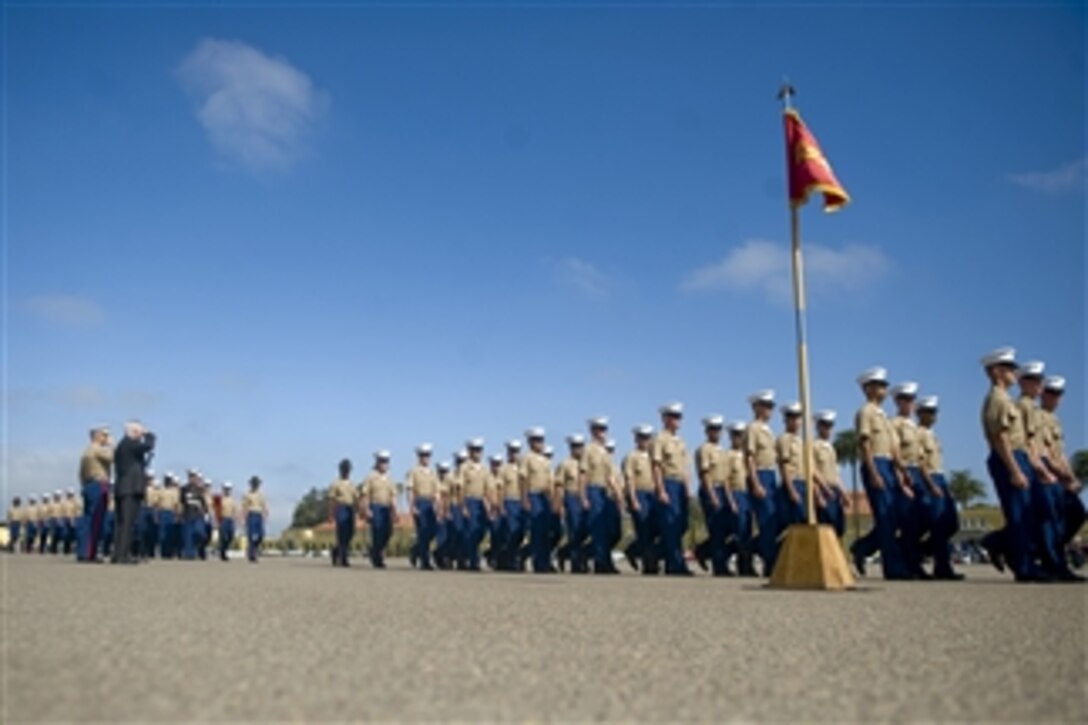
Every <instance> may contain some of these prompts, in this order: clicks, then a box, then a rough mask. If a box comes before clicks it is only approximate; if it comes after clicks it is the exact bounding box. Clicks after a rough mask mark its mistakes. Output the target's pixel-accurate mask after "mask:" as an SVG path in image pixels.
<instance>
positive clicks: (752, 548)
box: [328, 348, 1085, 581]
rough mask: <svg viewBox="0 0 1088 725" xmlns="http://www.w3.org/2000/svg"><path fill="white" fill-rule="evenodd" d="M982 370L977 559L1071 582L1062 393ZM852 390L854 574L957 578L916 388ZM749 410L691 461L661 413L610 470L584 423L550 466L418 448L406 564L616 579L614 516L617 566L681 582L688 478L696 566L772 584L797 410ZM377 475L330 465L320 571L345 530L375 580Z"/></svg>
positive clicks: (938, 465) (834, 513)
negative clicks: (867, 520) (865, 512)
mask: <svg viewBox="0 0 1088 725" xmlns="http://www.w3.org/2000/svg"><path fill="white" fill-rule="evenodd" d="M982 364H983V368H984V370H985V372H986V375H987V377H988V378H989V379H990V382H991V389H990V391H989V392H988V394H987V396H986V399H985V403H984V406H983V414H982V423H983V432H984V435H985V437H986V440H987V442H988V443H989V444H990V448H991V455H990V457H989V460H988V462H987V464H988V467H989V471H990V473H991V476H992V477H993V482H994V486H995V489H996V491H997V493H998V496H999V498H1000V500H1001V505H1002V509H1003V511H1004V514H1005V517H1006V521H1007V524H1006V526H1005V527H1004V528H1003V529H1001V530H999V531H997V532H994V533H992V534H990V535H989V536H987V538H986V539H985V540H984V542H983V544H984V546H985V547H986V548H987V550H988V551H989V554H990V556H991V560H992V561H993V562H994V564H995V565H996V566H997V567H998V568H1000V569H1004V568H1005V566H1006V565H1008V566H1009V567H1010V568H1011V569H1012V571H1013V573H1014V575H1015V577H1016V579H1017V580H1018V581H1078V580H1080V577H1079V576H1077V575H1076V574H1074V573H1073V572H1072V571H1071V570H1070V569H1069V567H1068V565H1067V563H1066V559H1065V556H1064V551H1065V545H1066V544H1067V543H1068V541H1069V539H1071V538H1072V536H1073V535H1075V534H1076V532H1077V531H1078V530H1079V529H1080V527H1081V526H1082V525H1083V523H1084V511H1085V509H1084V505H1083V502H1082V501H1081V499H1080V496H1079V492H1080V488H1079V484H1078V482H1077V481H1076V479H1075V477H1074V476H1073V474H1072V470H1071V467H1070V465H1069V462H1068V460H1067V459H1066V457H1065V454H1064V451H1063V440H1062V429H1061V424H1060V422H1059V420H1058V417H1057V414H1056V411H1057V408H1058V405H1059V403H1060V401H1061V396H1062V394H1063V393H1064V389H1065V381H1064V379H1063V378H1060V377H1057V376H1051V377H1048V378H1045V379H1044V376H1043V370H1044V366H1043V364H1042V363H1038V362H1031V363H1025V364H1023V365H1017V364H1016V360H1015V351H1013V350H1012V349H1011V348H1001V349H999V350H996V351H994V352H993V353H991V354H989V355H987V356H986V357H985V358H983V361H982ZM858 384H859V386H860V388H861V391H862V394H863V396H864V398H865V401H864V404H863V405H862V407H861V408H860V410H859V411H858V412H857V415H856V418H855V429H856V434H857V440H858V447H859V450H858V459H859V463H860V468H861V474H862V481H863V483H864V486H865V491H866V495H867V498H868V501H869V504H870V508H871V510H872V514H873V527H872V529H871V531H870V532H869V533H868V534H866V535H865V536H863V537H862V538H860V539H858V540H857V541H855V542H854V543H853V544H852V546H851V554H852V558H853V561H854V564H855V567H856V568H857V569H858V572H859V573H860V574H862V575H865V573H866V571H865V570H866V563H867V562H868V561H869V560H871V558H872V557H873V556H874V555H875V554H876V553H879V554H880V561H881V571H882V574H883V576H884V577H885V578H886V579H945V580H957V579H961V578H962V575H961V574H959V573H957V572H956V571H954V570H953V568H952V563H951V555H950V542H951V539H952V537H953V535H954V534H955V533H956V532H957V531H958V530H959V516H958V512H957V510H956V505H955V502H954V500H953V498H952V495H951V492H950V490H949V487H948V481H947V480H946V477H945V474H944V471H943V467H942V466H943V458H942V451H941V445H940V442H939V440H938V437H937V435H936V432H935V430H934V428H935V425H936V423H937V417H938V410H939V401H938V398H937V396H933V395H927V396H919V394H918V384H917V383H914V382H904V383H900V384H898V385H894V386H890V385H889V381H888V377H887V371H886V370H885V369H884V368H880V367H874V368H870V369H869V370H866V371H865V372H864V373H862V374H861V375H860V376H858ZM1017 384H1018V385H1019V388H1020V398H1019V401H1015V402H1014V401H1013V400H1012V398H1011V396H1010V395H1009V389H1010V388H1011V387H1012V386H1013V385H1017ZM889 395H890V397H891V398H892V400H893V401H894V405H895V414H894V415H893V416H891V417H889V416H888V415H887V414H886V413H885V411H884V408H883V405H884V403H885V400H886V398H887V397H889ZM749 403H750V404H751V407H752V411H753V419H752V420H751V421H748V422H733V423H729V424H727V423H726V422H725V421H724V420H723V418H722V417H721V416H718V415H710V416H707V417H705V418H703V420H702V427H703V430H704V434H705V441H704V442H703V443H702V444H701V445H699V447H698V448H696V450H695V454H694V456H689V453H688V449H687V446H686V444H685V443H684V440H683V439H682V438H681V437H680V435H679V431H680V428H681V425H682V422H683V419H684V410H683V405H682V404H680V403H669V404H666V405H663V406H661V408H660V411H659V412H660V415H661V427H660V430H655V429H654V428H653V427H652V426H650V425H638V426H635V427H634V428H633V429H632V435H633V449H632V450H631V451H630V452H629V453H628V454H627V455H626V456H624V458H623V460H622V462H621V463H620V464H619V465H617V464H616V463H615V459H614V454H615V447H616V446H615V442H614V441H613V440H612V439H611V438H610V437H609V421H608V419H607V418H606V417H603V416H600V417H594V418H590V419H589V421H588V424H587V427H588V436H584V435H581V434H573V435H569V436H567V437H566V444H567V448H568V454H567V456H566V457H565V458H563V460H561V461H559V462H558V463H557V464H556V463H554V460H553V458H554V452H553V449H552V447H551V446H549V445H548V444H547V442H546V432H545V431H544V429H542V428H539V427H534V428H530V429H528V430H527V431H525V436H524V439H525V440H524V444H523V442H522V441H521V440H520V439H512V440H510V441H507V442H506V444H505V454H504V455H494V456H491V457H490V458H486V459H485V455H484V441H483V440H482V439H479V438H473V439H470V440H468V441H467V442H466V444H465V448H464V450H462V451H458V452H457V453H455V454H454V456H453V461H452V462H439V463H438V464H437V465H432V457H433V447H432V446H431V445H430V444H427V443H424V444H421V445H419V446H417V448H416V451H415V454H416V459H417V461H416V465H415V466H413V467H412V468H411V470H409V471H408V473H407V474H406V476H405V487H406V489H407V492H408V506H409V508H410V514H411V516H412V517H413V519H414V522H415V531H416V538H415V541H414V543H413V545H412V548H411V561H412V564H413V565H414V566H418V567H419V568H421V569H424V570H429V569H434V568H436V567H437V568H441V569H448V568H456V569H465V570H479V569H480V568H481V563H482V562H486V563H487V564H488V565H489V566H491V567H492V568H494V569H497V570H500V571H524V570H525V569H527V568H531V570H532V571H533V572H536V573H554V572H556V571H559V570H565V569H566V568H567V567H568V566H569V567H570V570H571V571H572V572H575V573H585V572H590V571H592V572H593V573H596V574H613V573H616V572H617V568H616V565H615V562H614V557H613V551H614V550H615V548H616V546H617V545H618V544H619V542H620V540H621V538H622V531H623V527H622V518H621V517H622V513H623V511H624V510H625V509H626V511H627V512H628V513H629V514H630V516H631V520H632V524H633V529H634V534H635V537H634V540H633V541H632V542H631V543H630V544H629V545H628V546H627V547H626V548H625V549H624V552H623V553H624V555H625V556H626V559H627V561H628V562H629V563H630V565H631V566H632V567H633V568H635V569H638V570H641V571H642V573H644V574H657V573H659V572H662V571H663V572H664V573H665V574H667V575H676V576H690V575H691V574H692V572H691V570H690V569H689V567H688V564H687V558H686V557H685V552H684V546H683V541H684V537H685V534H686V532H687V528H688V522H689V516H688V507H689V498H690V496H689V491H691V490H692V487H691V483H692V476H693V475H694V477H695V479H696V481H697V486H696V487H695V490H696V491H697V494H696V495H697V499H698V502H699V505H700V506H701V507H702V509H703V513H704V518H705V521H706V530H707V538H706V539H705V540H704V541H702V542H701V543H699V544H698V545H697V546H696V547H695V550H694V558H695V559H696V560H697V561H698V562H699V564H700V565H701V566H703V567H704V568H709V569H710V570H711V571H712V572H713V574H715V575H717V576H732V575H737V574H739V575H740V576H758V575H759V574H760V573H761V574H762V575H763V576H769V575H770V572H771V571H772V570H773V569H774V565H775V560H776V556H777V553H778V547H779V543H780V540H781V538H782V535H783V533H784V531H785V529H786V528H787V527H788V526H790V525H791V524H794V523H803V522H805V521H807V517H808V512H807V510H806V506H807V501H808V491H807V490H806V482H805V480H804V478H803V473H802V455H803V452H802V439H801V434H800V430H801V423H802V415H803V410H802V407H801V405H800V404H798V403H790V404H787V405H785V406H783V407H782V420H783V426H784V430H783V432H782V433H781V434H779V435H778V436H775V435H774V433H773V432H772V429H771V420H772V419H773V417H774V410H775V407H776V402H775V394H774V391H773V390H761V391H759V392H757V393H755V394H754V395H752V396H750V398H749ZM814 419H815V427H816V432H817V439H816V440H815V441H814V446H813V459H814V470H813V475H812V480H813V484H814V490H813V492H812V493H813V496H812V500H813V502H814V503H815V505H816V507H817V511H816V518H817V520H818V521H820V522H821V523H825V524H828V525H830V526H832V527H834V529H835V531H836V533H837V534H838V535H839V536H840V537H841V536H842V535H843V530H844V518H845V513H844V512H845V510H846V509H847V508H848V507H849V505H850V504H849V501H850V499H849V498H848V497H847V496H846V495H845V492H844V490H843V487H842V485H841V481H840V478H839V466H838V460H837V458H836V453H835V448H834V446H833V445H832V433H833V431H834V427H835V423H836V414H835V412H834V411H830V410H825V411H820V412H818V413H816V414H815V415H814ZM726 441H728V443H726ZM390 462H391V455H390V453H389V452H388V451H386V450H381V451H378V452H376V453H375V454H374V466H373V468H372V470H370V471H369V472H368V473H367V475H366V477H365V478H364V479H363V481H362V482H361V483H360V484H358V485H357V484H356V483H354V482H353V481H352V477H351V473H352V466H351V462H350V461H347V460H344V461H342V462H341V463H340V477H339V478H338V479H337V480H336V481H334V482H333V483H332V484H331V485H330V487H329V491H328V497H329V501H330V506H331V508H332V511H331V514H332V517H333V519H334V521H335V527H336V546H335V548H334V550H333V557H332V560H333V564H334V565H337V566H348V565H349V553H350V551H351V542H352V538H353V536H354V534H355V526H356V521H357V517H358V516H359V515H361V516H362V519H363V520H364V521H365V522H366V523H367V524H368V525H369V528H370V535H371V541H370V546H369V552H370V553H369V555H370V559H371V563H372V564H373V565H374V566H376V567H379V568H380V567H383V566H384V565H385V564H384V551H385V549H386V547H387V545H388V543H389V539H390V536H391V534H392V530H393V522H394V521H396V519H397V510H396V508H397V504H396V499H397V496H396V493H395V491H396V484H395V483H394V481H393V479H392V476H391V474H390V472H389V471H390ZM485 540H487V542H488V545H487V547H486V548H484V543H485ZM927 559H929V560H931V561H932V569H931V570H929V571H927V569H926V568H925V566H924V564H925V562H926V560H927ZM757 560H758V562H759V563H760V564H761V567H760V569H761V571H760V572H757V570H756V566H755V564H756V561H757ZM733 562H735V565H734V564H733ZM734 566H735V569H734Z"/></svg>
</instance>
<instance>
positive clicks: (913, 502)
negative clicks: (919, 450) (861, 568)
mask: <svg viewBox="0 0 1088 725" xmlns="http://www.w3.org/2000/svg"><path fill="white" fill-rule="evenodd" d="M907 477H908V478H909V479H910V488H911V491H912V492H913V493H914V497H913V498H911V497H909V496H907V494H906V493H905V492H904V491H903V487H902V486H898V485H897V486H894V487H893V488H892V492H893V494H894V501H895V524H896V528H897V529H898V530H899V554H900V555H901V556H902V558H903V565H904V566H906V568H907V572H908V573H910V574H911V575H917V574H920V573H921V572H922V534H923V531H924V528H923V512H924V511H926V510H927V508H928V505H929V503H928V501H929V496H928V495H926V494H925V491H924V489H925V482H924V480H923V479H922V471H921V469H919V468H917V467H915V466H908V467H907Z"/></svg>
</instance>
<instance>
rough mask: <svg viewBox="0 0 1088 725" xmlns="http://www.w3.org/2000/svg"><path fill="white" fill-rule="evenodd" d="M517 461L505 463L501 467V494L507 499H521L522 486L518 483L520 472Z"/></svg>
mask: <svg viewBox="0 0 1088 725" xmlns="http://www.w3.org/2000/svg"><path fill="white" fill-rule="evenodd" d="M518 468H519V466H518V464H517V463H504V464H502V467H501V468H499V487H500V489H501V491H500V495H501V496H502V497H503V499H505V500H507V501H520V500H521V487H520V484H519V483H518V479H519V476H520V474H519V472H518Z"/></svg>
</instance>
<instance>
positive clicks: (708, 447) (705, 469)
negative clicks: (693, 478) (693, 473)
mask: <svg viewBox="0 0 1088 725" xmlns="http://www.w3.org/2000/svg"><path fill="white" fill-rule="evenodd" d="M695 467H696V468H698V469H699V473H700V474H702V475H704V476H706V480H707V483H709V484H710V485H711V486H723V485H725V476H726V469H725V451H724V450H722V447H721V446H720V445H719V444H717V443H711V442H710V441H707V442H705V443H703V444H702V445H701V446H699V447H698V448H696V449H695Z"/></svg>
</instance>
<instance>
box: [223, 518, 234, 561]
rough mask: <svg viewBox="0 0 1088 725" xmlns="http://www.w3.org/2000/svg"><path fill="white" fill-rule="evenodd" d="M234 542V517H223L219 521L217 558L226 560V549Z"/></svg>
mask: <svg viewBox="0 0 1088 725" xmlns="http://www.w3.org/2000/svg"><path fill="white" fill-rule="evenodd" d="M233 542H234V517H233V516H231V517H229V518H225V519H223V520H222V521H220V522H219V558H220V559H222V560H223V561H226V560H227V551H228V550H230V545H231V544H232V543H233Z"/></svg>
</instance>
